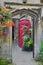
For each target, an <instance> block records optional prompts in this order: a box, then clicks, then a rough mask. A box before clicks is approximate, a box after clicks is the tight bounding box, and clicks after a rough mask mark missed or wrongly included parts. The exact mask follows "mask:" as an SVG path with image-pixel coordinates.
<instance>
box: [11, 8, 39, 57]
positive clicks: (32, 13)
mask: <svg viewBox="0 0 43 65" xmlns="http://www.w3.org/2000/svg"><path fill="white" fill-rule="evenodd" d="M11 14H12V17H13V16H16V15H18V14H27V15H29V16H31V17H32V20H33V58H34V30H35V29H34V26H36V25H35V23H37V22H36V21H38V18H39V15H38V13H36V12H35V11H33V10H31V9H18V10H13V11H12V12H11Z"/></svg>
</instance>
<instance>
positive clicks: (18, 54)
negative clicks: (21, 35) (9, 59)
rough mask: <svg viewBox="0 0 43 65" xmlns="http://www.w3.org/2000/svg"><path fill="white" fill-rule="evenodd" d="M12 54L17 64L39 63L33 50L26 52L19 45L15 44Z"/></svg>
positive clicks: (34, 64) (30, 64)
mask: <svg viewBox="0 0 43 65" xmlns="http://www.w3.org/2000/svg"><path fill="white" fill-rule="evenodd" d="M12 56H13V62H14V63H16V65H37V64H36V62H35V61H34V60H33V58H32V52H24V51H22V50H21V48H19V47H18V45H17V46H14V45H13V49H12Z"/></svg>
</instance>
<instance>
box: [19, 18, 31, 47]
mask: <svg viewBox="0 0 43 65" xmlns="http://www.w3.org/2000/svg"><path fill="white" fill-rule="evenodd" d="M24 25H27V26H28V33H29V32H30V30H29V28H30V26H31V24H30V20H28V19H21V20H19V39H18V40H19V47H22V44H23V38H22V36H23V26H24Z"/></svg>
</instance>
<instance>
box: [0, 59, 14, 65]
mask: <svg viewBox="0 0 43 65" xmlns="http://www.w3.org/2000/svg"><path fill="white" fill-rule="evenodd" d="M8 62H9V61H8V60H7V59H4V58H0V65H13V64H12V62H11V63H8Z"/></svg>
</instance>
